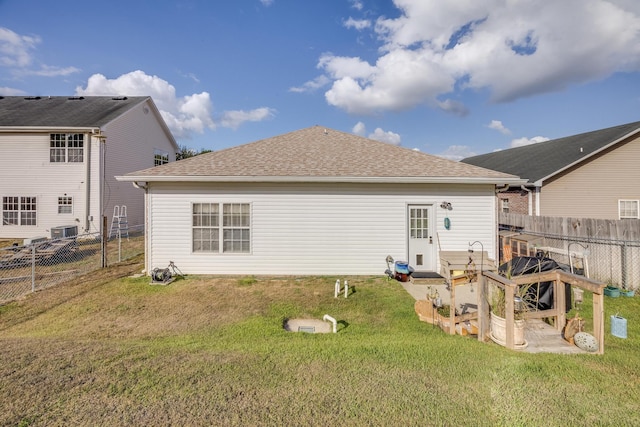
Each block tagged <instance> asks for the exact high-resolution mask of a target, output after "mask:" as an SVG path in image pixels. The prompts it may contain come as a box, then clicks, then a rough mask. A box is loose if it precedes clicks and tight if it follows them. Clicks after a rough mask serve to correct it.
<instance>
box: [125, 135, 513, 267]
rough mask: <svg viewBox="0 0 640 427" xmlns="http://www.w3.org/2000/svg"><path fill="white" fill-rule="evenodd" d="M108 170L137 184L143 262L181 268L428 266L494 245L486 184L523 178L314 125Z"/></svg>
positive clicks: (490, 191)
mask: <svg viewBox="0 0 640 427" xmlns="http://www.w3.org/2000/svg"><path fill="white" fill-rule="evenodd" d="M117 179H119V180H121V181H129V182H132V183H134V184H135V185H136V186H138V187H140V188H143V189H144V190H145V193H146V195H145V197H146V201H147V202H146V204H147V212H146V215H147V224H148V227H147V230H146V231H147V235H146V239H147V240H146V254H147V257H146V269H147V271H150V270H152V269H153V268H156V267H165V266H166V265H167V264H168V263H169V262H170V261H173V262H174V263H175V264H176V265H178V266H179V268H180V269H181V271H183V272H184V273H191V274H380V273H381V272H383V271H384V266H385V258H386V257H387V255H391V256H392V257H393V258H394V259H396V260H405V261H408V262H409V263H410V265H411V266H412V267H414V268H415V269H416V270H417V271H425V272H428V271H435V272H438V271H439V263H440V261H439V256H438V254H439V252H440V251H441V250H442V251H452V250H462V251H466V250H467V249H468V247H469V243H470V242H473V241H476V240H478V241H481V242H482V243H483V244H484V249H485V250H486V251H488V252H489V253H492V254H494V253H495V250H496V243H497V235H496V233H497V224H496V206H495V200H496V198H495V189H496V185H501V186H504V185H507V184H514V185H515V184H519V183H524V181H522V180H520V179H518V178H517V177H515V176H512V175H508V174H505V173H501V172H495V171H491V170H488V169H483V168H479V167H476V166H471V165H466V164H463V163H457V162H453V161H449V160H445V159H442V158H439V157H435V156H431V155H428V154H424V153H421V152H418V151H414V150H409V149H405V148H401V147H396V146H393V145H390V144H386V143H382V142H378V141H373V140H370V139H366V138H362V137H359V136H356V135H353V134H349V133H344V132H340V131H337V130H333V129H327V128H324V127H321V126H313V127H310V128H306V129H302V130H298V131H295V132H290V133H287V134H283V135H279V136H274V137H271V138H267V139H263V140H260V141H257V142H253V143H250V144H245V145H241V146H237V147H233V148H229V149H226V150H221V151H218V152H212V153H206V154H201V155H199V156H196V157H193V158H189V159H186V160H182V161H180V162H175V163H170V164H167V165H163V166H160V167H157V168H151V169H146V170H141V171H137V172H132V173H129V174H126V175H123V176H119V177H117ZM129 185H130V184H129Z"/></svg>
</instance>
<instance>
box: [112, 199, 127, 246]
mask: <svg viewBox="0 0 640 427" xmlns="http://www.w3.org/2000/svg"><path fill="white" fill-rule="evenodd" d="M114 236H116V237H126V238H127V240H128V239H129V222H128V221H127V206H126V205H122V206H118V205H115V206H114V207H113V218H112V219H111V228H110V229H109V238H111V237H114Z"/></svg>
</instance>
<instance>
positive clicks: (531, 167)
mask: <svg viewBox="0 0 640 427" xmlns="http://www.w3.org/2000/svg"><path fill="white" fill-rule="evenodd" d="M639 130H640V122H633V123H627V124H624V125H620V126H614V127H611V128H607V129H601V130H596V131H592V132H586V133H581V134H579V135H573V136H567V137H564V138H559V139H554V140H551V141H546V142H540V143H537V144H531V145H526V146H524V147H517V148H511V149H508V150H502V151H496V152H493V153H487V154H481V155H479V156H474V157H468V158H466V159H464V160H462V162H463V163H467V164H470V165H475V166H480V167H484V168H488V169H493V170H496V171H501V172H505V173H510V174H513V175H517V176H519V177H521V178H526V179H527V180H528V181H529V182H531V183H534V182H536V181H539V180H541V179H543V178H547V177H550V176H553V175H555V174H556V173H558V172H560V171H561V170H563V169H565V168H567V167H568V166H570V165H573V164H574V163H576V162H579V161H582V160H585V159H587V158H589V157H591V156H592V155H595V154H596V153H597V152H599V151H600V150H602V149H603V148H605V147H607V146H608V145H610V144H612V143H614V142H616V141H618V140H620V139H621V138H623V137H625V136H627V135H629V134H631V133H633V132H635V131H639Z"/></svg>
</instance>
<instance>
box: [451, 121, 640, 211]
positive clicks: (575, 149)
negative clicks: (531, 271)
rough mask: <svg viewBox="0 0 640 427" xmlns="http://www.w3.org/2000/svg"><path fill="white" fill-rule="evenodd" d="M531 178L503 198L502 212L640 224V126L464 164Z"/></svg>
mask: <svg viewBox="0 0 640 427" xmlns="http://www.w3.org/2000/svg"><path fill="white" fill-rule="evenodd" d="M462 162H463V163H466V164H470V165H475V166H480V167H484V168H488V169H493V170H496V171H501V172H504V173H509V174H513V175H517V176H519V177H520V178H523V179H526V180H527V183H526V184H525V185H524V186H510V187H509V188H508V190H506V191H503V192H500V193H498V199H499V200H498V208H499V210H500V211H502V212H508V213H519V214H525V215H526V214H529V215H539V216H555V217H572V218H596V219H610V220H618V219H640V185H639V183H640V168H639V167H638V164H639V163H640V122H634V123H628V124H624V125H620V126H615V127H611V128H607V129H601V130H596V131H593V132H587V133H582V134H579V135H573V136H568V137H565V138H559V139H554V140H551V141H546V142H541V143H537V144H531V145H527V146H524V147H518V148H511V149H508V150H502V151H496V152H493V153H487V154H482V155H479V156H474V157H469V158H466V159H464V160H462Z"/></svg>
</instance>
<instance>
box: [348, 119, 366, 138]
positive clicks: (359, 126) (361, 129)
mask: <svg viewBox="0 0 640 427" xmlns="http://www.w3.org/2000/svg"><path fill="white" fill-rule="evenodd" d="M351 132H353V133H355V134H356V135H360V136H365V135H366V133H367V128H366V126H365V125H364V123H362V122H358V123H356V124H355V125H354V126H353V129H351Z"/></svg>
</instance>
